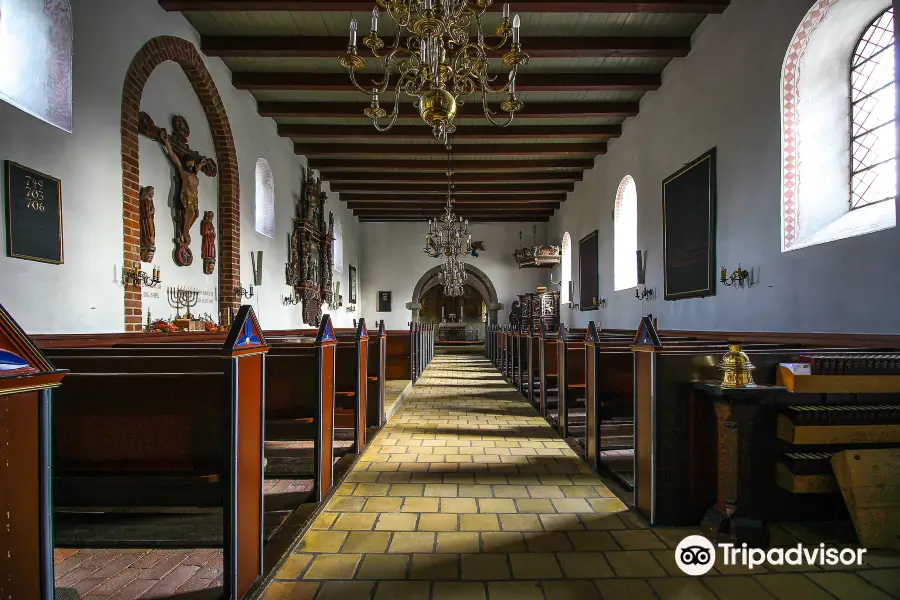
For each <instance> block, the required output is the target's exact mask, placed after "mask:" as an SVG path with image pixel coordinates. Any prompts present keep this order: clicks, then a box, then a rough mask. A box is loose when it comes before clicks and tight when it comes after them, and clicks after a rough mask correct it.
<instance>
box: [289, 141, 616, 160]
mask: <svg viewBox="0 0 900 600" xmlns="http://www.w3.org/2000/svg"><path fill="white" fill-rule="evenodd" d="M294 152H295V153H296V154H299V155H304V156H309V157H316V156H384V157H402V156H446V155H447V149H446V148H444V146H443V145H441V144H438V143H437V142H435V143H433V144H309V145H304V144H294ZM453 154H454V155H455V156H484V155H492V156H523V155H524V156H596V155H598V154H606V144H603V143H599V144H454V145H453Z"/></svg>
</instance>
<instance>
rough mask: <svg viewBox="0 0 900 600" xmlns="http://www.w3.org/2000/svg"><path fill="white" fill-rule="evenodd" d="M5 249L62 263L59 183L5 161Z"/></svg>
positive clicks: (57, 180)
mask: <svg viewBox="0 0 900 600" xmlns="http://www.w3.org/2000/svg"><path fill="white" fill-rule="evenodd" d="M5 167H6V168H5V169H4V172H5V177H6V253H7V255H9V256H11V257H13V258H24V259H26V260H36V261H39V262H45V263H52V264H56V265H60V264H62V263H63V227H62V185H61V184H60V181H59V179H55V178H53V177H50V176H49V175H45V174H43V173H39V172H38V171H35V170H33V169H29V168H28V167H23V166H22V165H20V164H17V163H14V162H12V161H9V160H8V161H6V164H5Z"/></svg>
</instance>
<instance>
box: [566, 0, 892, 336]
mask: <svg viewBox="0 0 900 600" xmlns="http://www.w3.org/2000/svg"><path fill="white" fill-rule="evenodd" d="M811 5H812V1H811V0H734V1H733V2H732V4H731V7H730V8H728V10H726V11H725V13H724V14H722V15H720V16H712V17H709V18H707V19H706V21H704V23H703V25H701V27H700V28H698V30H697V32H696V33H695V35H694V39H693V50H692V51H691V54H690V56H688V58H686V59H681V60H676V61H674V62H673V63H672V64H671V65H670V66H669V67H668V68H667V69H666V71H665V73H664V74H663V86H662V88H661V89H660V90H659V91H658V92H651V93H649V94H647V96H646V97H645V98H644V100H643V101H642V103H641V112H640V116H639V117H637V118H635V119H630V120H628V121H626V125H625V128H624V133H623V135H622V137H621V139H619V140H616V141H615V142H614V143H612V144H611V145H610V149H609V153H608V154H607V155H606V156H603V157H599V158H598V159H597V161H596V165H595V167H594V169H593V170H592V171H590V172H587V173H586V174H585V177H584V181H583V182H580V183H578V184H577V185H576V189H575V191H574V192H573V193H572V194H570V195H569V199H568V201H567V202H566V203H565V204H564V205H563V207H562V208H561V209H560V210H559V211H558V212H557V215H556V217H555V218H554V219H553V220H552V221H551V223H550V231H551V234H552V237H553V238H554V239H557V240H559V239H561V237H562V233H563V232H564V231H569V232H570V234H571V235H572V239H573V241H575V240H578V239H580V238H581V237H583V236H584V235H585V234H587V233H589V232H590V231H592V230H594V229H599V230H600V292H601V296H602V297H604V298H608V299H609V304H608V306H607V308H605V309H601V310H599V311H591V312H576V313H571V312H570V311H568V310H567V309H565V310H564V311H563V320H564V321H566V322H567V323H572V324H573V325H577V326H583V325H585V324H586V323H587V322H588V321H589V320H597V321H600V322H601V324H602V325H603V326H606V327H612V328H619V327H622V328H624V327H629V328H633V327H635V326H636V324H637V322H638V319H639V317H640V316H641V314H646V313H652V314H653V315H654V316H656V317H658V318H659V319H660V325H661V327H664V328H680V329H703V330H715V329H720V330H747V331H766V330H772V331H798V332H815V331H821V332H892V333H896V332H900V313H898V312H897V310H896V304H897V300H896V296H897V293H898V291H900V284H898V283H897V281H896V278H895V277H893V271H894V269H893V263H894V262H895V261H894V258H895V257H896V256H897V253H898V250H900V232H898V231H897V229H890V230H886V231H881V232H878V233H873V234H869V235H865V236H862V237H857V238H850V239H845V240H840V241H836V242H831V243H828V244H822V245H818V246H813V247H809V248H803V249H800V250H795V251H792V252H788V253H782V252H781V236H780V227H781V216H780V209H781V201H780V194H781V183H780V175H781V153H780V152H781V151H780V143H781V119H780V116H779V115H780V113H779V111H780V77H781V67H782V64H783V61H784V56H785V52H786V50H787V47H788V45H789V43H790V40H791V37H792V36H793V34H794V31H795V30H796V28H797V26H798V25H799V23H800V21H801V20H802V18H803V16H804V15H805V14H806V12H807V10H808V9H809V8H810V6H811ZM713 146H717V147H718V228H717V237H718V244H717V256H718V258H717V260H718V263H719V265H726V266H727V267H728V268H729V271H732V270H734V269H735V268H736V267H737V263H738V262H740V263H742V265H743V266H744V267H745V268H753V269H754V271H755V272H756V275H757V278H758V281H759V285H758V286H757V287H754V288H752V289H745V290H736V289H733V288H727V287H724V286H722V285H719V286H718V290H717V294H718V295H717V296H715V297H711V298H706V299H692V300H680V301H678V302H665V301H663V300H662V299H661V298H656V299H654V300H653V301H650V302H639V301H638V300H636V299H635V298H634V291H633V290H624V291H620V292H614V291H613V271H612V269H613V220H612V214H613V206H614V202H615V193H616V187H617V186H618V184H619V182H620V181H621V179H622V177H623V176H624V175H626V174H631V175H632V176H633V177H634V178H635V181H636V183H637V190H638V247H639V248H642V249H645V250H647V251H648V257H647V263H648V264H647V285H648V286H649V287H652V288H654V289H655V292H656V294H659V295H661V294H662V293H663V271H662V265H663V255H662V199H661V187H662V186H661V184H662V180H663V179H665V178H666V177H667V176H668V175H670V174H671V173H673V172H675V171H676V170H678V168H679V167H681V165H683V164H684V163H687V162H689V161H691V160H693V159H694V158H696V157H698V156H700V155H701V154H702V153H704V152H705V151H707V150H708V149H710V148H711V147H713ZM574 250H575V256H574V261H573V274H576V277H577V272H578V268H577V265H578V256H577V252H578V249H577V243H576V244H575V248H574Z"/></svg>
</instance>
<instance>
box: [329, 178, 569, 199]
mask: <svg viewBox="0 0 900 600" xmlns="http://www.w3.org/2000/svg"><path fill="white" fill-rule="evenodd" d="M329 186H330V187H331V191H332V192H337V193H343V192H350V193H354V194H370V195H372V194H427V195H437V196H446V195H447V182H446V181H443V182H435V183H364V182H352V183H331V182H329ZM574 189H575V184H574V183H555V182H552V181H551V182H550V183H527V184H521V185H491V184H489V183H458V184H456V185H454V187H453V193H454V196H464V195H490V194H511V193H516V194H529V195H531V194H548V193H549V194H557V193H567V192H571V191H573V190H574Z"/></svg>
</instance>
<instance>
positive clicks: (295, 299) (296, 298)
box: [281, 291, 300, 306]
mask: <svg viewBox="0 0 900 600" xmlns="http://www.w3.org/2000/svg"><path fill="white" fill-rule="evenodd" d="M281 303H282V304H284V305H285V306H287V305H289V304H291V305H294V306H296V305H297V304H300V294H298V293H297V292H296V291H292V292H291V295H290V296H287V297H285V296H282V297H281Z"/></svg>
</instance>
